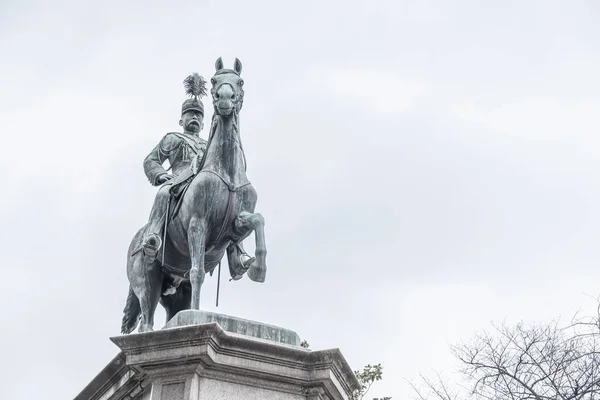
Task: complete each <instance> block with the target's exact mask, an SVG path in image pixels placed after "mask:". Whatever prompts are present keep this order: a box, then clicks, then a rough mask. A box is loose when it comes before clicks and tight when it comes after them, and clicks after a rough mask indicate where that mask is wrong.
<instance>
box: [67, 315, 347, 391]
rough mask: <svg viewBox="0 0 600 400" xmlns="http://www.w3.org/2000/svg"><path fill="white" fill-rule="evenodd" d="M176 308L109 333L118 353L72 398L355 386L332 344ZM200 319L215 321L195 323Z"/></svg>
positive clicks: (285, 330)
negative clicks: (142, 326)
mask: <svg viewBox="0 0 600 400" xmlns="http://www.w3.org/2000/svg"><path fill="white" fill-rule="evenodd" d="M180 314H181V315H180ZM180 314H178V315H177V316H175V318H173V320H171V321H170V322H169V323H168V324H167V326H166V327H165V328H164V329H163V330H160V331H156V332H149V333H142V334H131V335H126V336H118V337H113V338H111V340H112V341H113V342H114V343H115V344H116V345H117V346H119V347H120V348H121V353H120V354H119V355H118V356H117V357H115V358H114V359H113V361H112V362H111V363H110V364H109V365H108V366H107V367H106V368H105V369H104V370H103V371H102V372H101V373H100V374H99V375H98V376H97V377H96V378H95V379H94V380H93V381H92V382H91V383H90V384H89V385H88V386H87V387H86V388H85V389H84V390H83V391H82V392H81V393H80V394H79V396H77V397H76V400H109V399H110V400H117V399H128V400H137V399H139V400H221V399H222V400H238V399H239V400H288V399H289V400H304V399H309V400H325V399H328V400H348V399H350V398H351V393H352V392H353V390H355V389H357V388H358V382H357V381H356V378H355V376H354V374H353V372H352V370H351V368H350V367H349V366H348V363H347V362H346V360H345V359H344V357H343V356H342V354H341V352H340V351H339V350H338V349H333V350H320V351H311V350H308V349H305V348H302V347H300V346H299V345H298V342H299V338H298V335H297V334H296V333H295V332H292V331H290V330H287V329H283V328H279V327H275V326H271V325H265V324H260V323H257V322H253V321H247V320H242V319H238V318H233V317H227V316H223V315H219V314H213V313H204V312H201V311H185V312H182V313H180ZM205 321H218V322H208V323H201V324H195V323H196V322H205ZM222 326H224V327H225V328H226V329H227V331H226V330H225V329H224V328H223V327H222Z"/></svg>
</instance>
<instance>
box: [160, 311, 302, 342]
mask: <svg viewBox="0 0 600 400" xmlns="http://www.w3.org/2000/svg"><path fill="white" fill-rule="evenodd" d="M211 322H216V323H218V324H219V326H220V327H221V328H222V329H223V330H225V331H226V332H230V333H236V334H240V335H244V336H252V337H255V338H258V339H264V340H272V341H275V342H278V343H285V344H289V345H292V346H300V337H299V336H298V334H297V333H296V332H294V331H291V330H289V329H285V328H280V327H278V326H273V325H267V324H263V323H260V322H256V321H250V320H247V319H242V318H237V317H231V316H229V315H224V314H217V313H213V312H208V311H198V310H185V311H180V312H178V313H177V315H175V316H174V317H173V318H172V319H171V320H170V321H169V322H167V325H165V327H164V328H163V329H169V328H177V327H181V326H188V325H202V324H208V323H211Z"/></svg>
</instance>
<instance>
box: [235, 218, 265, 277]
mask: <svg viewBox="0 0 600 400" xmlns="http://www.w3.org/2000/svg"><path fill="white" fill-rule="evenodd" d="M236 227H238V229H241V230H248V231H254V237H255V239H256V249H255V252H254V256H255V260H254V261H253V262H252V264H250V269H248V278H250V279H251V280H253V281H254V282H261V283H262V282H264V281H265V277H266V275H267V246H266V244H265V219H264V218H263V216H262V215H260V214H259V213H250V212H247V211H242V212H241V213H240V214H239V215H238V217H237V219H236Z"/></svg>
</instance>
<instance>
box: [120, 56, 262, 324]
mask: <svg viewBox="0 0 600 400" xmlns="http://www.w3.org/2000/svg"><path fill="white" fill-rule="evenodd" d="M215 67H216V72H215V74H214V76H213V77H212V78H211V85H212V88H211V91H210V93H211V96H212V101H213V106H214V116H213V119H212V123H211V127H210V133H209V138H208V142H206V141H204V140H203V139H201V138H200V137H199V136H198V134H199V132H200V130H201V129H202V126H203V119H204V108H203V105H202V101H201V100H200V97H201V96H202V95H204V94H205V90H204V84H205V82H204V80H203V78H202V77H201V76H199V75H198V74H193V75H190V76H189V77H188V78H187V79H186V80H185V81H184V84H185V87H186V90H187V92H188V94H189V95H190V96H191V98H190V99H188V100H186V102H184V104H183V106H182V117H181V121H180V125H181V126H182V127H183V129H184V132H183V133H176V132H173V133H169V134H167V135H165V136H164V137H163V139H162V140H161V141H160V143H159V144H158V145H157V146H156V147H155V148H154V149H153V150H152V152H151V153H150V154H149V155H148V156H147V157H146V160H145V161H144V170H145V172H146V176H147V177H148V179H149V180H150V183H152V184H153V185H161V187H160V189H159V192H158V194H157V197H156V200H155V203H154V207H153V209H152V212H151V215H150V219H149V222H148V224H146V225H145V226H144V227H142V228H141V229H140V230H139V231H138V232H137V233H136V235H135V236H134V238H133V240H132V241H131V244H130V246H129V250H128V255H127V277H128V279H129V282H130V287H129V295H128V297H127V302H126V306H125V309H124V316H123V322H122V326H121V331H122V333H131V332H132V331H133V330H134V329H135V328H136V326H137V325H138V322H139V332H146V331H150V330H152V327H153V325H154V312H155V310H156V306H157V305H158V303H159V302H160V303H161V304H162V305H163V307H165V310H166V313H167V320H170V319H171V318H172V317H173V316H175V314H177V313H178V312H179V311H182V310H186V309H195V310H198V309H199V308H200V289H201V287H202V284H203V282H204V278H205V275H206V273H207V272H208V273H210V274H211V275H212V272H213V271H214V269H215V268H216V267H217V266H218V265H220V262H221V259H222V258H223V256H224V255H225V253H227V260H228V264H229V271H230V274H231V277H232V279H234V280H237V279H240V278H241V277H242V276H243V275H244V274H245V273H246V272H247V274H248V277H249V278H250V279H251V280H253V281H255V282H264V280H265V275H266V253H267V250H266V246H265V238H264V219H263V217H262V216H261V215H260V214H258V213H255V212H254V208H255V206H256V201H257V193H256V190H255V189H254V188H253V187H252V184H251V183H250V181H249V180H248V177H247V176H246V158H245V155H244V150H243V148H242V143H241V138H240V132H239V114H240V111H241V109H242V103H243V98H244V90H243V85H244V81H243V79H242V78H241V76H240V74H241V71H242V63H241V62H240V61H239V60H238V59H237V58H236V60H235V63H234V68H233V69H224V68H223V61H222V60H221V58H219V59H218V60H217V62H216V63H215ZM166 160H169V164H170V169H171V171H172V174H169V173H168V171H167V170H165V169H164V167H163V166H162V164H163V162H165V161H166ZM252 232H254V233H255V237H256V253H255V257H250V256H248V255H247V254H246V252H245V251H244V249H243V247H242V241H243V240H244V239H245V238H247V237H248V236H249V235H250V234H251V233H252Z"/></svg>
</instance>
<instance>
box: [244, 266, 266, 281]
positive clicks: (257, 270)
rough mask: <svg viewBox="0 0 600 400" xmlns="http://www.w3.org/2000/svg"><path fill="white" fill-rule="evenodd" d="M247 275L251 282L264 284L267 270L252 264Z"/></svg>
mask: <svg viewBox="0 0 600 400" xmlns="http://www.w3.org/2000/svg"><path fill="white" fill-rule="evenodd" d="M247 274H248V278H250V280H252V281H254V282H258V283H263V282H264V281H265V278H266V276H267V268H265V267H259V266H257V265H256V264H252V266H251V267H250V269H249V270H248V272H247Z"/></svg>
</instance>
